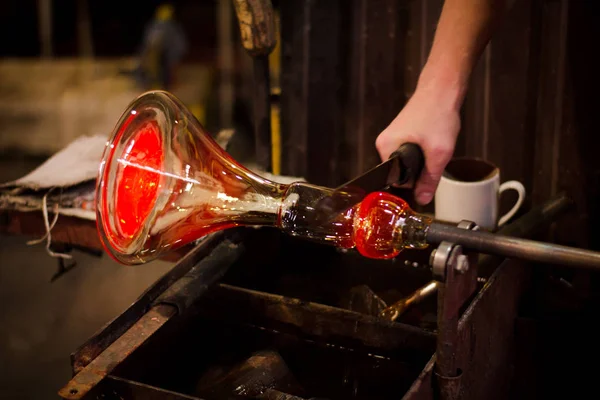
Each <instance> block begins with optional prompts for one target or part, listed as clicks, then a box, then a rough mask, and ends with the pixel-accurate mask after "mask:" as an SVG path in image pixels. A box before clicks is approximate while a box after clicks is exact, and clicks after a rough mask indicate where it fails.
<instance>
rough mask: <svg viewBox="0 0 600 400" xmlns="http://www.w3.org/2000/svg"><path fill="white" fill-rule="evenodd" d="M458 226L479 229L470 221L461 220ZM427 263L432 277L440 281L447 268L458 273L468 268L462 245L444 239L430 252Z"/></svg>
mask: <svg viewBox="0 0 600 400" xmlns="http://www.w3.org/2000/svg"><path fill="white" fill-rule="evenodd" d="M458 228H461V229H468V230H474V231H476V230H479V227H478V226H477V224H475V223H474V222H471V221H461V222H460V223H459V224H458ZM429 264H430V265H431V270H432V273H433V278H434V279H435V280H437V281H440V282H445V281H446V278H447V276H448V269H449V268H450V269H452V270H454V271H456V272H458V273H459V274H464V273H466V272H467V271H468V270H469V258H468V257H467V255H465V254H463V249H462V246H459V245H455V244H454V243H450V242H446V241H444V242H441V243H440V244H439V245H438V247H437V249H434V250H433V251H432V252H431V256H430V258H429Z"/></svg>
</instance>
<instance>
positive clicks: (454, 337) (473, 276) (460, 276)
mask: <svg viewBox="0 0 600 400" xmlns="http://www.w3.org/2000/svg"><path fill="white" fill-rule="evenodd" d="M458 228H461V229H469V230H471V229H472V230H477V229H478V226H477V225H476V224H475V223H473V222H471V221H461V222H460V223H459V224H458ZM470 257H471V259H469V258H470ZM429 264H430V266H431V269H432V273H433V277H434V279H435V280H437V281H439V282H441V283H440V285H439V286H440V287H439V289H438V341H437V342H438V343H437V349H436V367H435V369H436V370H435V376H436V380H437V390H439V394H440V398H441V399H454V398H456V397H457V395H458V393H459V391H460V377H461V375H462V372H461V369H460V368H459V365H458V364H459V360H457V354H458V351H457V346H458V321H459V319H460V312H461V309H462V308H463V306H464V305H465V303H466V302H467V300H468V299H469V298H470V296H471V295H472V294H473V293H474V292H475V290H476V287H477V261H476V258H474V256H469V255H467V254H465V253H464V252H463V248H462V246H459V245H455V244H454V243H451V242H448V241H444V242H441V243H440V244H439V245H438V247H437V249H435V250H433V252H432V254H431V257H430V259H429Z"/></svg>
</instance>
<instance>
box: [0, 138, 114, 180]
mask: <svg viewBox="0 0 600 400" xmlns="http://www.w3.org/2000/svg"><path fill="white" fill-rule="evenodd" d="M106 143H107V136H104V135H94V136H82V137H79V138H77V139H75V140H74V141H73V142H71V143H70V144H69V145H67V147H65V148H64V149H62V150H61V151H59V152H58V153H56V154H54V155H53V156H52V157H50V158H49V159H48V160H46V162H44V163H43V164H42V165H40V166H39V167H37V168H36V169H34V170H33V171H31V172H30V173H29V174H27V175H25V176H24V177H22V178H20V179H17V180H16V181H12V182H7V183H4V184H2V185H0V188H6V187H20V188H27V189H33V190H40V189H50V188H53V187H63V188H64V187H68V186H73V185H77V184H79V183H83V182H86V181H89V180H95V179H96V177H97V175H98V167H99V166H100V160H101V159H102V153H103V152H104V148H105V147H106Z"/></svg>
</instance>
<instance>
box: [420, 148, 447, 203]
mask: <svg viewBox="0 0 600 400" xmlns="http://www.w3.org/2000/svg"><path fill="white" fill-rule="evenodd" d="M423 151H424V152H425V168H424V169H423V172H422V174H421V176H420V177H419V180H418V181H417V185H416V187H415V199H416V200H417V202H418V203H419V204H420V205H423V206H424V205H427V204H429V203H430V202H431V200H432V199H433V196H434V195H435V191H436V189H437V186H438V184H439V182H440V179H441V178H442V173H443V172H444V169H445V168H446V165H447V164H448V162H449V161H450V158H451V157H452V153H453V148H435V149H430V148H428V147H427V146H424V149H423Z"/></svg>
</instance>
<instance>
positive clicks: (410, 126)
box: [375, 90, 460, 205]
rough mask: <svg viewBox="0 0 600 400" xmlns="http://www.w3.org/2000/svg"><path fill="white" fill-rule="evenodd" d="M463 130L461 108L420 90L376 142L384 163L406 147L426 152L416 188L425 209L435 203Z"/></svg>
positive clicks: (417, 198) (431, 93) (418, 200)
mask: <svg viewBox="0 0 600 400" xmlns="http://www.w3.org/2000/svg"><path fill="white" fill-rule="evenodd" d="M459 130H460V114H459V107H457V106H456V105H455V104H453V103H452V102H446V101H444V100H443V96H436V94H435V93H433V92H429V91H427V90H417V91H416V92H415V93H414V95H413V96H412V97H411V99H410V100H409V101H408V102H407V104H406V106H405V107H404V108H403V109H402V111H401V112H400V113H399V114H398V116H397V117H396V118H395V119H394V120H393V121H392V122H391V123H390V125H389V126H388V127H387V128H386V129H385V130H384V131H383V132H381V133H380V134H379V136H378V137H377V140H376V142H375V146H376V147H377V151H378V152H379V155H380V157H381V159H382V160H387V159H388V158H389V156H390V155H391V154H392V153H393V152H394V151H396V150H397V149H398V147H400V146H401V145H402V144H404V143H416V144H418V145H419V146H421V148H422V149H423V154H424V156H425V167H424V168H423V172H422V174H421V176H420V177H419V179H418V181H417V184H416V186H415V199H416V200H417V202H418V203H419V204H421V205H426V204H428V203H429V202H431V200H432V199H433V196H434V194H435V190H436V188H437V185H438V183H439V181H440V178H441V176H442V172H443V171H444V169H445V168H446V165H447V164H448V162H449V161H450V159H451V158H452V155H453V153H454V147H455V145H456V138H457V137H458V132H459Z"/></svg>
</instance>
